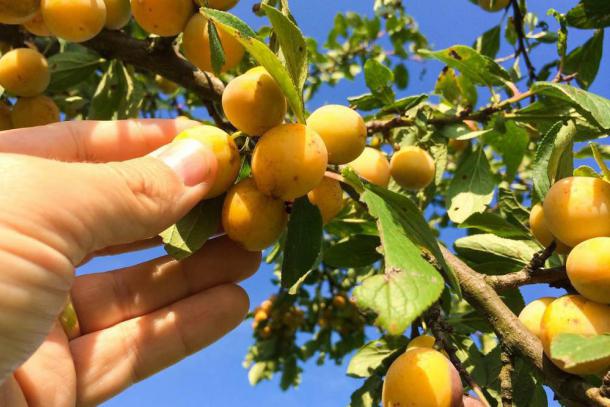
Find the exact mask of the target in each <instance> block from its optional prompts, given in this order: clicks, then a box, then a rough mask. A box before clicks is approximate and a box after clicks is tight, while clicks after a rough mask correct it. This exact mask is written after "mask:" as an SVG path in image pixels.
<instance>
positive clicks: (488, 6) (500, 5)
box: [479, 0, 510, 11]
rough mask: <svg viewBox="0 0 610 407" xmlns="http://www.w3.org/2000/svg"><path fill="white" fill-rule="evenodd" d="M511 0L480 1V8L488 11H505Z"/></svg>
mask: <svg viewBox="0 0 610 407" xmlns="http://www.w3.org/2000/svg"><path fill="white" fill-rule="evenodd" d="M508 3H510V0H479V6H480V7H481V8H483V9H484V10H487V11H500V10H503V9H505V8H506V7H507V6H508Z"/></svg>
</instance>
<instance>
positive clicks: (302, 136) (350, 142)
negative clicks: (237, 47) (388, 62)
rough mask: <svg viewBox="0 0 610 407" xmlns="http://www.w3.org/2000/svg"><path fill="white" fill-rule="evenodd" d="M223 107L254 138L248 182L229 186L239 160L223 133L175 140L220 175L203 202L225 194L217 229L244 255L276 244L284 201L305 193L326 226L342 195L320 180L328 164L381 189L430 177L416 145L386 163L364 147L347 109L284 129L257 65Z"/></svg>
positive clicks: (235, 83) (329, 109)
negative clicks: (199, 149) (205, 149)
mask: <svg viewBox="0 0 610 407" xmlns="http://www.w3.org/2000/svg"><path fill="white" fill-rule="evenodd" d="M222 107H223V110H224V113H225V116H226V117H227V119H228V120H229V121H230V122H231V124H233V126H235V128H237V129H238V130H239V131H240V132H241V133H243V134H246V135H248V136H251V137H254V138H255V139H256V147H255V148H254V151H253V152H252V162H251V168H252V176H251V177H250V178H246V179H244V180H241V181H240V182H239V183H237V184H236V185H233V183H234V181H235V179H236V178H237V175H238V172H239V168H240V164H241V161H240V155H239V152H238V149H237V146H236V144H235V141H234V139H233V136H230V135H229V134H227V133H226V132H224V131H223V130H221V129H219V128H217V127H213V126H201V127H196V128H193V129H190V130H187V131H185V132H184V133H182V134H180V135H178V137H177V138H176V139H177V140H180V139H183V138H194V139H197V140H199V141H201V142H202V143H204V144H206V145H208V146H209V147H210V148H211V149H212V150H213V151H214V152H215V153H216V156H217V158H218V162H219V168H220V169H219V175H218V176H217V180H216V183H215V184H214V185H213V187H212V191H211V192H210V193H209V194H208V198H212V197H216V196H219V195H221V194H222V193H224V192H225V191H227V190H228V192H227V195H226V198H225V202H224V207H223V214H222V224H223V227H224V230H225V232H226V233H227V234H228V236H229V237H230V238H231V239H233V240H235V241H237V242H239V243H241V244H242V246H243V247H245V248H246V249H248V250H253V251H258V250H262V249H264V248H266V247H268V246H269V245H271V244H272V243H273V242H275V241H276V240H277V239H278V238H279V236H280V235H281V233H282V232H283V231H284V229H285V226H286V223H287V218H288V216H287V214H286V209H285V202H293V201H294V200H295V199H297V198H299V197H302V196H305V195H307V196H308V199H309V201H310V202H311V203H313V204H314V205H316V206H318V208H319V209H320V213H321V215H322V219H323V221H324V222H325V223H327V222H329V221H330V220H331V219H333V218H334V217H335V216H336V215H337V214H338V213H339V212H340V211H341V209H342V208H343V206H344V200H343V192H342V189H341V186H340V184H339V181H337V180H336V179H334V178H332V177H328V176H325V173H326V169H327V166H328V164H333V165H344V164H346V165H348V166H350V167H352V168H353V169H354V170H355V171H356V172H357V173H358V174H359V175H360V176H361V177H363V178H364V179H367V180H369V181H370V182H372V183H375V184H379V185H381V186H384V187H385V186H387V185H388V182H389V180H390V177H391V176H392V177H393V178H394V179H395V180H396V182H397V183H398V184H400V185H402V186H403V187H405V188H408V189H415V190H416V189H421V188H424V187H426V186H427V185H428V184H429V183H430V182H432V180H433V179H434V173H435V166H434V161H433V159H432V157H430V155H429V154H428V153H427V152H426V151H424V150H422V149H421V148H419V147H406V148H402V149H400V151H397V152H395V153H394V155H393V157H392V161H391V162H389V161H388V159H387V158H386V156H385V155H384V153H383V152H381V151H379V150H377V149H374V148H371V147H366V138H367V128H366V125H365V122H364V119H363V118H362V117H361V116H360V115H359V114H358V113H357V112H355V111H354V110H352V109H349V108H348V107H345V106H339V105H327V106H324V107H321V108H320V109H318V110H316V111H315V112H313V113H312V114H311V116H309V118H308V120H307V123H306V124H298V123H292V124H285V123H284V118H285V116H286V112H287V102H286V98H285V97H284V95H283V93H282V90H281V89H280V87H279V86H278V84H277V82H276V81H275V79H274V78H273V77H272V76H271V75H270V74H269V73H268V72H267V71H266V70H265V69H264V68H263V67H256V68H253V69H251V70H249V71H247V72H246V73H244V74H243V75H240V76H238V77H236V78H235V79H233V80H232V81H231V82H229V84H228V85H227V87H226V89H225V91H224V93H223V96H222Z"/></svg>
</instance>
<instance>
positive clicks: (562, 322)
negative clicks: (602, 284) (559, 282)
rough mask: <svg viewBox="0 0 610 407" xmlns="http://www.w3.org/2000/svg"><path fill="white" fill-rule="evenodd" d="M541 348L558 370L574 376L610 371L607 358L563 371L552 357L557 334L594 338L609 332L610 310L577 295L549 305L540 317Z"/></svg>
mask: <svg viewBox="0 0 610 407" xmlns="http://www.w3.org/2000/svg"><path fill="white" fill-rule="evenodd" d="M541 330H542V337H541V341H542V345H543V346H544V351H545V353H546V355H547V356H548V357H549V358H550V359H551V360H552V362H553V363H554V364H555V365H556V366H557V367H559V368H560V369H562V370H564V371H566V372H568V373H572V374H576V375H598V374H601V373H605V372H606V371H607V370H608V368H610V357H606V358H601V359H597V360H593V361H591V362H586V363H582V364H578V365H576V366H574V367H571V368H566V367H565V364H564V363H563V362H562V361H560V360H557V359H553V358H551V354H550V349H551V343H552V342H553V339H554V338H555V337H556V336H557V335H559V334H565V333H569V334H576V335H583V336H596V335H602V334H605V333H609V332H610V307H608V306H607V305H603V304H598V303H596V302H593V301H589V300H587V299H586V298H584V297H581V296H580V295H566V296H564V297H561V298H558V299H556V300H555V301H553V302H551V303H550V304H549V305H548V306H547V308H546V310H545V312H544V315H543V317H542V325H541Z"/></svg>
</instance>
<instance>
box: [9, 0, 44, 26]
mask: <svg viewBox="0 0 610 407" xmlns="http://www.w3.org/2000/svg"><path fill="white" fill-rule="evenodd" d="M39 8H40V0H18V1H15V0H0V23H2V24H22V23H25V22H26V21H28V20H29V19H31V18H32V17H33V16H34V14H36V12H37V11H38V9H39Z"/></svg>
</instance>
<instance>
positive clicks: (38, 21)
mask: <svg viewBox="0 0 610 407" xmlns="http://www.w3.org/2000/svg"><path fill="white" fill-rule="evenodd" d="M23 27H24V28H25V29H26V30H28V32H30V33H32V34H34V35H37V36H39V37H48V36H50V35H53V34H52V33H51V30H49V27H47V24H46V23H45V22H44V20H43V18H42V13H41V12H40V11H38V13H36V14H35V15H34V17H32V18H31V19H30V20H28V21H26V22H25V23H23Z"/></svg>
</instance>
